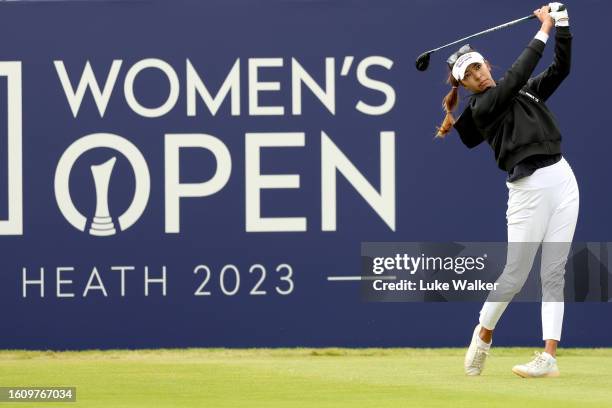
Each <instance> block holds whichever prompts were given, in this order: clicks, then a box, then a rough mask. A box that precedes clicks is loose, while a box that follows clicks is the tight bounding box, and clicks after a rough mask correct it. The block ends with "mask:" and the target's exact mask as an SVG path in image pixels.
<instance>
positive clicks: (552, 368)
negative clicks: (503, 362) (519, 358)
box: [512, 351, 559, 378]
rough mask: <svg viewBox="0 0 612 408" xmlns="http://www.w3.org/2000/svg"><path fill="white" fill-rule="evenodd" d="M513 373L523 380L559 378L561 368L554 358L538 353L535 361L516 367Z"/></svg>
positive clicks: (513, 368)
mask: <svg viewBox="0 0 612 408" xmlns="http://www.w3.org/2000/svg"><path fill="white" fill-rule="evenodd" d="M512 372H513V373H514V374H516V375H518V376H521V377H523V378H539V377H558V376H559V367H557V360H556V359H555V358H554V357H553V356H551V355H550V354H548V353H539V352H537V351H536V352H535V357H534V358H533V360H531V361H530V362H528V363H527V364H519V365H515V366H514V367H512Z"/></svg>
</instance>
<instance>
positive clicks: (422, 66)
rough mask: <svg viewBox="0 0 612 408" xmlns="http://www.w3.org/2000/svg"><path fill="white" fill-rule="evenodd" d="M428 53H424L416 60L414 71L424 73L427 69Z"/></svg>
mask: <svg viewBox="0 0 612 408" xmlns="http://www.w3.org/2000/svg"><path fill="white" fill-rule="evenodd" d="M430 55H431V53H430V52H424V53H422V54H421V55H419V57H418V58H417V59H416V69H418V70H419V71H425V70H426V69H427V68H428V67H429V56H430Z"/></svg>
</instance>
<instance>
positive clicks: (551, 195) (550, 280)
mask: <svg viewBox="0 0 612 408" xmlns="http://www.w3.org/2000/svg"><path fill="white" fill-rule="evenodd" d="M506 185H507V186H508V190H509V196H508V211H507V212H506V218H507V220H508V242H509V243H519V244H509V245H508V254H507V259H506V266H505V268H504V271H503V273H502V275H500V278H499V279H498V282H502V285H500V287H504V286H505V287H506V288H511V289H510V290H509V292H510V296H506V297H503V300H504V301H487V302H485V304H484V305H483V307H482V309H481V311H480V324H481V325H482V326H483V327H485V328H486V329H489V330H493V329H494V328H495V325H496V324H497V321H498V320H499V318H500V317H501V315H502V313H503V312H504V310H505V309H506V307H507V306H508V301H509V300H510V299H511V298H512V296H513V295H514V294H516V293H518V292H519V291H520V290H521V288H522V286H523V284H524V283H525V280H526V279H527V276H528V275H529V271H530V270H531V267H532V265H533V260H534V258H535V255H536V252H537V250H538V247H539V243H541V242H544V244H543V245H542V264H541V269H540V274H541V280H542V292H543V299H542V337H543V339H544V340H548V339H550V340H561V328H562V325H563V310H564V303H563V287H564V274H565V263H566V261H567V255H568V252H569V249H570V245H571V242H572V239H573V237H574V230H575V229H576V220H577V218H578V206H579V193H578V184H577V183H576V178H575V177H574V173H573V172H572V169H571V167H570V166H569V164H568V163H567V161H565V159H564V158H561V160H560V161H559V162H557V163H555V164H553V165H552V166H548V167H543V168H541V169H538V170H536V171H535V172H534V173H533V174H532V175H531V176H528V177H525V178H522V179H520V180H517V181H515V182H514V183H506ZM547 242H554V243H557V244H550V245H546V243H547ZM547 299H548V300H549V301H547ZM551 299H552V300H554V301H550V300H551ZM505 300H508V301H505Z"/></svg>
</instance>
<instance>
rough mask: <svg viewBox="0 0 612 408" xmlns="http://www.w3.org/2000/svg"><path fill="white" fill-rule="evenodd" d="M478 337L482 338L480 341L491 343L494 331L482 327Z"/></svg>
mask: <svg viewBox="0 0 612 408" xmlns="http://www.w3.org/2000/svg"><path fill="white" fill-rule="evenodd" d="M478 337H480V340H482V341H484V342H485V343H491V340H493V330H489V329H485V328H484V327H480V332H479V333H478Z"/></svg>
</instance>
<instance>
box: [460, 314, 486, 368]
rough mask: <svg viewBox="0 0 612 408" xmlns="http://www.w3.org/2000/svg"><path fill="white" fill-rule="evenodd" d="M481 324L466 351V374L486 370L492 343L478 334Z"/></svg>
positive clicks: (464, 364) (464, 365) (464, 363)
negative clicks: (486, 361)
mask: <svg viewBox="0 0 612 408" xmlns="http://www.w3.org/2000/svg"><path fill="white" fill-rule="evenodd" d="M479 332H480V325H477V326H476V328H475V329H474V334H472V341H471V343H470V346H469V347H468V349H467V352H466V353H465V361H464V362H463V367H464V368H465V374H466V375H470V376H472V375H480V373H482V370H484V365H485V360H486V359H487V356H488V355H489V349H490V348H491V344H490V343H489V344H487V343H485V342H484V341H482V339H481V338H480V337H479V336H478V333H479Z"/></svg>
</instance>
